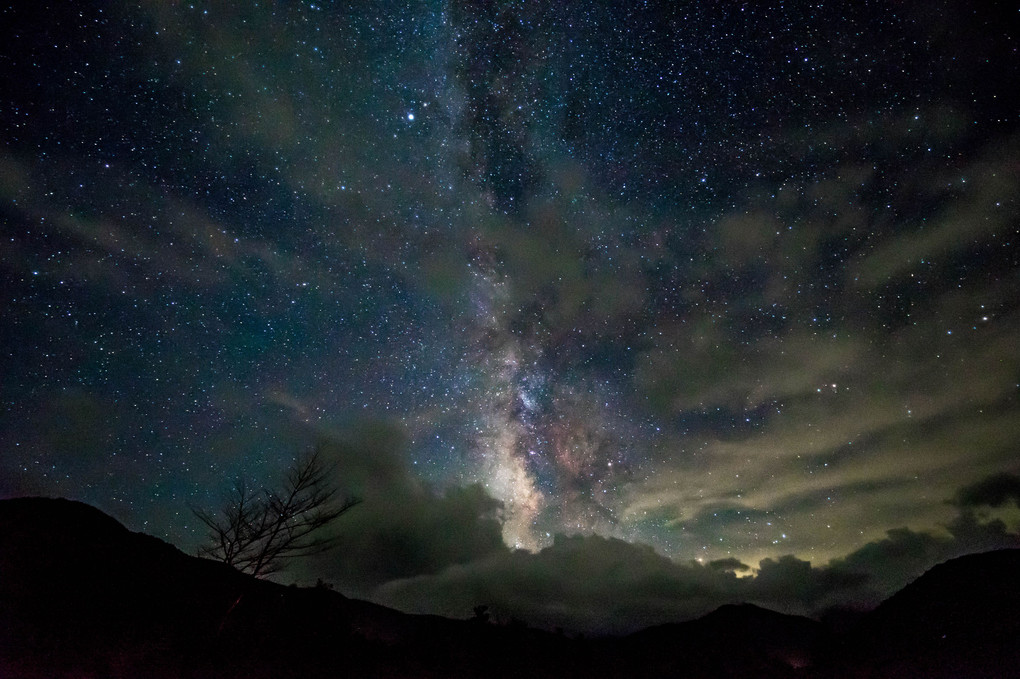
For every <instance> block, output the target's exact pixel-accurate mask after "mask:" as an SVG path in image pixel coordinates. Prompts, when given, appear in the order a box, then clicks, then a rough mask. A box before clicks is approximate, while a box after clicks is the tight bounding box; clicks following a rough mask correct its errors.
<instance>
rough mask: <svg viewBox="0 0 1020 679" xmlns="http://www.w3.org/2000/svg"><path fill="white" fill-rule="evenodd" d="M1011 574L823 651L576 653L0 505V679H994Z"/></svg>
mask: <svg viewBox="0 0 1020 679" xmlns="http://www.w3.org/2000/svg"><path fill="white" fill-rule="evenodd" d="M1018 559H1020V550H1018V551H1009V552H998V553H992V554H983V555H976V556H972V557H965V558H963V559H958V560H956V561H952V562H949V563H947V564H943V565H942V566H939V567H937V568H935V569H932V571H930V572H929V573H928V574H926V575H925V576H924V577H922V578H921V579H920V580H918V581H917V582H915V583H914V584H912V585H911V586H909V587H907V588H906V589H905V590H903V591H902V592H900V593H899V594H897V595H896V596H894V597H892V598H891V599H889V600H888V601H887V602H886V603H884V604H882V606H881V607H879V609H877V610H876V611H874V612H873V613H871V614H868V615H866V616H864V617H863V618H862V620H861V622H860V624H859V625H858V626H857V627H856V628H855V630H854V631H853V632H852V633H848V634H847V635H844V636H843V637H841V638H840V640H839V641H838V642H836V643H834V642H833V641H832V640H831V639H827V638H826V637H825V632H824V631H823V628H822V626H821V625H820V624H818V623H816V622H814V621H811V620H808V619H805V618H799V617H796V616H788V615H781V614H779V613H774V612H772V611H768V610H765V609H762V608H758V607H756V606H751V605H742V606H724V607H722V608H720V609H718V610H717V611H715V612H713V613H711V614H709V615H708V616H705V617H704V618H701V619H699V620H695V621H690V622H683V623H676V624H670V625H663V626H659V627H654V628H650V629H647V630H644V631H642V632H638V633H637V634H634V635H631V636H629V637H624V638H620V639H612V638H610V639H592V640H587V641H586V640H579V639H571V638H568V637H566V636H563V635H557V634H552V633H548V632H543V631H540V630H533V629H528V628H527V627H526V626H524V625H507V626H499V625H490V624H482V623H477V622H471V621H464V620H449V619H445V618H440V617H436V616H420V615H407V614H404V613H400V612H398V611H394V610H392V609H388V608H385V607H383V606H378V605H375V604H371V603H368V602H364V601H356V600H352V599H348V598H346V597H344V596H342V595H340V594H338V593H336V592H332V591H330V590H327V589H323V588H298V587H284V586H282V585H278V584H275V583H272V582H267V581H262V580H256V579H254V578H251V577H248V576H246V575H242V574H240V573H238V572H236V571H235V570H233V569H231V568H229V567H227V566H225V565H223V564H220V563H217V562H213V561H209V560H206V559H199V558H196V557H191V556H187V555H185V554H183V553H181V552H180V551H179V550H177V549H176V548H174V547H172V546H171V545H168V544H166V543H165V542H163V541H161V540H158V539H156V538H153V537H151V536H147V535H143V534H140V533H132V532H130V531H128V530H127V529H126V528H124V527H123V526H122V525H120V524H119V523H118V522H117V521H115V520H114V519H112V518H110V517H109V516H107V515H105V514H103V513H102V512H100V511H98V510H96V509H94V508H92V507H89V506H88V505H84V504H81V503H78V502H71V501H67V500H49V499H40V498H22V499H15V500H4V501H0V677H3V678H4V679H6V678H8V677H27V678H33V679H34V678H40V679H41V678H43V677H46V678H47V679H48V678H50V677H76V678H81V677H97V678H98V677H125V678H126V677H132V678H134V677H248V678H250V677H255V678H260V677H267V678H268V677H339V676H355V677H521V676H525V677H529V679H539V678H540V677H567V678H569V677H586V678H592V677H675V676H684V677H751V676H753V677H813V676H823V677H837V676H839V677H842V676H1007V674H1006V673H1004V672H1001V671H999V669H1001V668H1004V667H1013V666H1015V665H1006V664H1004V663H1006V662H1014V663H1015V662H1016V661H1017V660H1020V659H1018V658H1017V657H1016V656H1017V652H1016V648H1015V645H1014V646H1010V642H1012V641H1016V640H1017V620H1018V616H1017V609H1018V603H1020V602H1018V601H1017V596H1018V594H1017V584H1016V575H1017V573H1018V572H1020V571H1018V569H1017V566H1018V565H1020V563H1018ZM943 635H945V636H943ZM818 648H826V649H834V650H831V651H826V654H825V655H824V656H819V655H817V654H816V649H818ZM819 658H820V659H821V664H820V666H819V667H818V668H816V669H810V668H801V666H802V665H804V664H805V663H808V662H810V661H812V660H814V661H816V662H817V661H818V660H819ZM929 659H934V660H929ZM798 668H801V669H798ZM989 668H990V669H989ZM950 669H955V670H958V671H956V672H955V673H954V672H952V671H950ZM975 669H977V670H981V669H984V670H988V671H983V672H979V673H977V674H975V672H974V671H972V670H975ZM938 672H942V673H941V674H938ZM997 672H998V673H997ZM869 673H870V674H869Z"/></svg>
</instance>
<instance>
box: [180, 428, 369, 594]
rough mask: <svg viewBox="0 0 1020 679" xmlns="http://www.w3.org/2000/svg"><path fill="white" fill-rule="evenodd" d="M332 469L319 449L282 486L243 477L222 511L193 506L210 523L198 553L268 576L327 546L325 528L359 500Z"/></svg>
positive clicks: (301, 461)
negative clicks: (346, 492)
mask: <svg viewBox="0 0 1020 679" xmlns="http://www.w3.org/2000/svg"><path fill="white" fill-rule="evenodd" d="M332 471H333V468H332V466H331V465H327V464H325V463H324V461H323V459H322V455H321V450H320V449H318V448H316V449H315V450H313V451H312V452H311V453H310V454H308V455H306V456H305V457H303V458H301V459H300V460H299V461H298V462H297V463H295V465H294V466H293V467H292V468H291V469H290V470H289V471H288V472H287V476H286V478H285V480H284V483H283V485H282V486H281V487H280V488H279V489H267V488H263V489H261V490H253V489H251V488H249V487H248V486H247V484H245V482H244V481H243V480H239V481H237V482H236V483H235V484H234V487H233V488H232V489H231V491H230V493H229V494H228V496H227V498H226V500H225V501H224V503H223V506H222V508H221V509H220V512H219V514H210V513H209V512H206V511H204V510H201V509H197V508H195V507H192V508H191V511H192V512H194V514H195V516H197V517H198V519H199V520H200V521H201V522H202V523H204V524H205V525H206V527H208V528H209V541H208V543H207V544H205V545H203V546H202V547H200V548H199V554H201V555H203V556H208V557H210V558H213V559H216V560H218V561H222V562H224V563H226V564H229V565H231V566H233V567H234V568H236V569H238V570H239V571H241V572H243V573H248V574H250V575H254V576H255V577H265V576H267V575H269V574H271V573H275V572H276V571H278V570H280V569H281V568H282V567H283V565H284V564H285V563H286V562H287V561H288V560H290V559H293V558H297V557H302V556H308V555H311V554H317V553H319V552H323V551H325V550H327V549H329V548H330V547H332V546H333V545H334V540H333V539H332V538H330V537H328V536H325V535H324V534H323V532H322V529H323V528H325V527H327V526H328V525H329V524H331V523H333V521H335V520H336V519H337V518H339V517H340V516H341V515H342V514H344V513H346V512H347V511H348V510H349V509H351V508H352V507H354V506H355V505H357V504H359V503H360V502H361V500H360V499H358V498H355V497H341V495H340V492H339V489H338V488H337V487H336V485H335V484H334V482H333V480H332V478H331V472H332Z"/></svg>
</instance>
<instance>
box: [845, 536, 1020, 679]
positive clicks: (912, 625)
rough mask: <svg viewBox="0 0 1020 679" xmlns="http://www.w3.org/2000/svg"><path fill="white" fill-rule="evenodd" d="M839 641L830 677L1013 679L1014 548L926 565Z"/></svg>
mask: <svg viewBox="0 0 1020 679" xmlns="http://www.w3.org/2000/svg"><path fill="white" fill-rule="evenodd" d="M840 641H841V643H840V644H839V646H838V650H837V651H836V653H835V655H834V658H833V659H832V660H831V661H830V664H831V665H833V666H835V667H838V668H839V669H838V670H832V671H831V674H832V675H833V676H840V677H843V676H846V677H850V676H852V677H893V676H895V677H907V676H910V677H915V676H916V677H933V678H937V677H1018V676H1020V549H1006V550H999V551H995V552H988V553H984V554H971V555H968V556H962V557H959V558H956V559H952V560H951V561H947V562H945V563H943V564H939V565H937V566H935V567H933V568H932V569H931V570H929V571H928V572H927V573H925V574H924V575H922V576H921V577H920V578H918V579H917V580H915V581H914V582H912V583H911V584H909V585H907V586H906V587H905V588H903V589H902V590H901V591H899V592H897V593H896V594H894V595H893V596H892V597H890V598H889V599H887V600H886V601H884V602H883V603H882V604H881V605H880V606H878V608H876V609H875V610H874V611H872V612H870V613H868V614H867V615H865V616H864V617H863V618H862V620H861V621H860V623H859V624H858V626H857V627H856V628H855V629H854V630H852V631H851V632H850V633H849V634H847V635H846V636H845V638H843V639H841V640H840Z"/></svg>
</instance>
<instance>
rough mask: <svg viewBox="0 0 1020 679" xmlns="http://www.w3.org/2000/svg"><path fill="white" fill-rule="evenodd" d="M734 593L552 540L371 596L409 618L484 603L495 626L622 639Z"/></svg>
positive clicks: (671, 567) (585, 540) (643, 560)
mask: <svg viewBox="0 0 1020 679" xmlns="http://www.w3.org/2000/svg"><path fill="white" fill-rule="evenodd" d="M740 589H741V586H740V583H739V582H738V579H737V578H736V577H735V576H734V575H733V573H732V572H729V571H727V570H725V569H719V568H709V567H706V566H702V565H700V564H680V563H677V562H675V561H672V560H670V559H668V558H667V557H665V556H662V555H661V554H658V553H656V552H655V551H654V550H653V549H652V548H651V547H649V546H647V545H641V544H634V543H629V542H625V541H623V540H618V539H615V538H602V537H599V536H573V537H566V536H563V535H559V536H557V537H556V539H555V541H554V543H553V544H552V545H551V546H549V547H547V548H545V549H543V550H542V551H540V552H537V553H529V552H524V551H515V552H512V553H508V554H495V555H491V556H490V557H488V558H486V559H484V560H481V561H479V562H475V563H471V564H465V565H461V566H454V567H451V568H448V569H446V570H444V571H443V572H442V573H439V574H437V575H434V576H419V577H416V578H410V579H406V580H397V581H394V582H390V583H387V584H386V585H384V586H383V587H381V588H380V589H379V590H378V591H377V593H376V596H377V598H378V599H379V600H380V601H382V602H383V603H387V604H389V605H393V606H397V607H399V608H403V609H405V610H410V611H416V612H438V613H441V614H444V615H448V616H451V617H467V615H468V614H469V613H470V611H471V610H472V609H473V607H474V606H476V605H480V604H485V605H488V606H489V607H490V610H491V611H492V612H493V614H494V616H496V619H497V620H499V619H500V618H501V617H502V618H504V619H510V618H517V619H520V620H524V621H526V622H528V623H530V624H535V625H539V626H542V627H546V628H553V627H562V628H564V629H568V630H575V631H585V632H624V631H630V630H634V629H639V628H641V627H646V626H648V625H653V624H658V623H664V622H670V621H675V620H682V619H687V618H692V617H696V616H699V615H702V614H704V613H708V612H709V611H711V610H713V609H715V608H716V607H717V606H719V605H721V603H725V602H726V601H730V600H733V601H736V600H738V599H739V598H740V597H739V596H738V594H737V591H738V590H740ZM437 609H438V610H437Z"/></svg>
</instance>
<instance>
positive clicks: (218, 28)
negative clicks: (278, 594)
mask: <svg viewBox="0 0 1020 679" xmlns="http://www.w3.org/2000/svg"><path fill="white" fill-rule="evenodd" d="M22 4H24V3H22ZM1011 22H1015V16H1013V14H1012V9H1011V8H1007V9H996V8H991V9H983V8H977V7H970V6H969V5H968V3H963V2H942V3H935V4H931V3H885V4H876V3H861V2H855V3H849V2H847V3H839V4H834V5H827V4H823V3H813V4H807V3H789V2H787V3H773V4H766V5H762V4H760V3H756V4H753V5H752V4H748V5H739V4H738V5H729V4H718V5H717V4H711V3H700V4H693V3H677V2H665V1H663V2H647V3H609V2H606V3H595V2H570V3H475V2H461V1H451V2H445V3H444V2H438V3H433V2H413V3H408V4H407V5H406V6H404V5H401V6H399V7H398V6H396V5H392V4H388V3H380V4H377V5H373V6H372V8H370V9H369V8H367V7H366V8H359V7H347V6H334V5H333V4H330V3H308V2H296V3H287V4H286V5H285V6H284V5H280V4H270V5H263V4H258V5H255V4H243V6H241V5H237V6H229V7H228V6H226V5H222V4H209V5H202V4H200V3H194V4H175V3H164V2H155V1H152V2H142V3H137V4H124V3H109V4H108V5H106V4H104V5H102V6H92V5H87V6H82V7H80V8H79V7H77V6H75V8H74V9H73V11H72V10H69V9H68V8H66V7H63V8H61V7H47V6H43V5H39V6H37V7H36V6H33V7H8V8H6V9H4V10H3V11H2V13H0V31H2V35H0V76H2V81H0V141H2V143H3V145H2V147H0V219H2V222H0V225H2V237H3V239H2V242H0V276H2V279H0V283H2V285H0V288H2V290H3V302H2V307H0V313H2V324H0V331H2V335H0V338H2V347H3V354H2V356H0V375H2V380H0V396H2V403H3V406H2V408H3V410H2V412H0V446H2V447H0V494H2V495H3V496H11V495H23V494H48V495H68V496H72V497H77V498H80V499H84V500H86V501H89V502H91V503H93V504H96V505H97V506H99V507H101V508H103V509H104V510H106V511H109V512H111V513H113V514H114V515H115V516H117V517H118V518H120V519H121V520H123V521H125V522H126V523H127V524H129V525H130V526H131V527H132V528H135V529H138V530H147V531H149V532H152V533H154V534H157V535H159V536H161V537H165V538H166V539H168V540H171V541H172V542H175V543H176V544H180V545H181V546H182V547H184V548H185V549H192V548H193V547H194V545H195V544H196V543H197V542H198V541H199V540H201V539H202V532H201V527H200V526H198V525H197V524H196V522H195V521H194V519H193V517H191V515H190V513H189V511H188V505H189V504H190V505H198V506H213V505H215V503H216V502H217V501H218V498H219V497H220V496H221V494H222V492H223V490H224V488H225V487H226V486H227V485H229V483H230V480H231V479H232V478H234V477H236V476H244V477H246V478H249V479H254V480H261V479H272V478H274V477H276V476H277V475H279V474H280V473H282V472H283V471H284V470H285V469H286V467H287V465H288V464H289V463H290V462H291V461H292V460H293V459H294V458H295V456H297V455H299V454H300V453H301V452H302V451H303V450H306V449H308V448H309V447H311V446H313V445H315V444H316V443H317V442H318V443H321V442H323V441H326V442H329V443H330V445H332V446H333V450H334V453H335V454H336V456H337V459H338V460H339V461H340V464H339V465H338V470H339V471H338V472H337V481H338V483H339V484H341V485H344V486H345V487H346V486H350V489H351V490H352V492H360V493H363V494H365V495H366V497H367V498H368V499H367V500H366V502H365V503H364V504H363V505H361V506H359V512H360V514H361V517H362V518H358V517H354V516H353V514H352V517H350V520H349V524H350V525H351V526H357V527H358V530H357V532H356V534H355V531H353V529H352V531H351V535H348V538H349V540H350V541H351V544H350V552H349V553H352V554H353V553H356V554H359V555H361V558H362V559H363V560H364V562H365V563H371V564H372V568H374V569H375V571H374V574H366V573H361V574H360V575H357V574H351V573H346V574H345V575H344V576H343V577H347V576H350V578H351V580H350V581H351V582H352V583H354V584H352V585H351V586H352V587H353V586H355V585H357V586H359V587H363V588H365V589H364V590H363V591H364V592H368V593H369V594H371V593H372V592H373V591H375V590H373V589H372V588H373V587H377V586H382V584H383V583H384V582H385V581H386V578H389V577H392V578H394V579H397V578H415V577H420V578H426V577H436V578H440V575H441V574H445V575H444V577H447V578H448V579H446V580H442V578H440V579H439V580H437V581H436V582H440V584H443V585H444V586H447V585H448V586H449V588H450V591H459V590H458V588H459V587H461V586H462V585H463V582H461V581H459V580H456V579H455V578H453V579H450V578H452V576H451V575H450V572H448V571H447V570H444V569H448V568H453V567H454V566H456V567H458V568H462V570H461V571H456V569H454V571H455V573H454V574H455V575H457V574H459V575H458V577H461V576H463V577H468V576H469V575H473V574H479V573H481V574H486V573H487V574H490V575H491V574H492V573H499V574H501V573H504V570H503V568H504V567H505V566H506V564H508V563H514V564H518V565H519V563H518V562H519V561H520V560H526V559H527V558H534V559H536V560H538V561H535V562H526V561H521V563H525V562H526V563H531V564H541V563H544V562H541V561H540V560H541V559H545V558H553V557H558V556H561V555H563V554H564V553H566V554H569V555H571V558H575V557H576V558H582V556H583V558H586V559H587V558H589V557H591V553H592V551H594V552H597V553H598V554H597V555H596V556H598V555H601V556H605V555H612V554H617V555H618V554H622V553H624V552H625V551H626V549H629V548H633V549H634V550H637V551H636V552H634V553H635V554H638V553H639V554H640V555H641V556H640V558H638V559H637V560H638V561H640V562H641V563H645V564H646V565H647V564H651V565H653V566H654V567H655V568H658V567H659V566H658V565H656V564H660V562H659V561H656V559H659V558H668V559H673V560H675V561H676V562H677V563H695V564H698V563H700V564H704V568H706V569H707V568H710V567H711V566H710V564H713V563H715V564H717V565H716V566H715V567H711V568H715V569H716V571H713V572H720V573H730V574H731V573H732V572H734V571H739V572H741V573H744V574H752V573H753V572H767V571H768V568H767V564H770V563H772V564H775V563H779V562H774V561H768V560H769V559H776V558H779V557H790V558H791V559H792V558H795V559H800V560H803V561H804V562H806V561H811V562H812V563H813V564H815V565H816V566H819V565H824V564H828V563H830V562H832V563H837V564H844V565H845V564H847V563H851V564H853V563H858V561H859V560H860V559H859V558H858V557H854V556H853V555H855V554H860V553H861V552H860V550H865V551H864V552H863V553H864V554H874V553H876V550H877V551H879V552H880V551H881V549H878V548H875V547H873V546H874V545H882V544H887V543H884V542H882V541H887V542H888V543H889V544H893V545H894V546H898V545H900V542H897V540H900V541H902V540H906V539H907V538H910V539H912V540H915V538H916V540H915V542H916V541H917V540H921V541H922V542H923V541H924V540H927V542H924V544H926V545H928V547H926V548H925V549H926V550H927V551H924V550H920V548H918V550H919V551H921V552H923V553H924V554H925V555H926V556H925V557H924V559H919V561H918V563H914V564H913V565H912V566H911V567H912V568H920V567H921V565H919V564H920V563H921V562H922V561H924V560H925V559H927V560H928V561H930V560H932V559H934V558H935V556H933V555H936V554H939V555H946V554H950V553H953V552H952V550H954V549H956V550H958V551H964V550H965V549H978V548H983V547H987V546H989V545H999V544H1001V543H1003V541H1004V540H1006V538H1005V537H1004V536H1012V535H1015V533H1014V532H1010V531H1015V529H1016V526H1017V524H1018V516H1017V515H1016V511H1014V508H1013V504H1012V503H1011V502H1009V501H998V503H997V504H988V503H987V502H985V499H984V498H983V495H982V493H980V492H978V493H977V496H979V500H980V501H978V500H975V501H968V502H967V503H965V502H963V501H962V500H961V499H960V498H961V497H963V496H961V495H960V493H961V492H962V491H961V489H962V488H978V489H979V490H980V489H982V488H985V487H986V485H982V484H987V483H989V481H988V480H989V479H992V480H995V479H998V483H1000V485H1001V484H1005V485H1006V486H1008V485H1009V483H1010V479H1013V478H1014V477H1013V475H1016V474H1018V473H1020V467H1018V462H1017V456H1016V441H1017V440H1018V437H1020V425H1018V423H1020V386H1018V382H1017V375H1018V374H1020V358H1018V356H1020V355H1018V353H1017V352H1016V350H1015V347H1016V344H1017V341H1016V340H1017V336H1018V333H1020V309H1018V305H1017V300H1018V299H1020V278H1018V271H1020V248H1018V242H1020V241H1018V231H1017V229H1018V217H1017V216H1018V214H1020V207H1018V205H1017V196H1018V195H1020V177H1018V174H1017V165H1016V158H1017V157H1018V153H1020V134H1018V132H1017V129H1018V128H1017V111H1018V110H1020V107H1018V103H1017V99H1016V87H1015V84H1016V82H1017V80H1018V78H1020V74H1018V69H1020V66H1018V63H1017V62H1018V60H1017V56H1016V47H1015V38H1014V36H1013V35H1011V34H1010V30H1009V27H1010V26H1012V25H1013V24H1012V23H1011ZM1003 475H1005V476H1003ZM1003 479H1005V481H1003ZM993 485H994V484H993ZM996 487H998V486H996ZM965 495H966V496H967V497H971V496H973V495H974V493H970V494H969V495H968V494H965ZM1007 496H1008V494H1007ZM997 497H998V496H995V497H993V498H992V499H996V498H997ZM1010 497H1011V496H1010ZM388 498H399V502H398V501H397V500H390V499H388ZM968 503H969V504H968ZM982 503H985V504H982ZM395 505H400V506H399V507H396V506H395ZM997 521H1002V522H1003V523H1002V524H1001V527H1002V530H999V528H1000V524H999V523H997ZM453 527H455V528H453ZM890 530H893V531H899V532H894V533H888V531H890ZM904 531H906V532H904ZM451 532H452V533H454V534H455V536H456V537H457V540H453V539H452V538H450V533H451ZM557 535H559V536H560V537H559V538H557ZM563 536H580V537H577V538H569V539H568V538H564V537H563ZM596 536H597V537H596ZM890 536H891V537H890ZM917 536H923V538H918V537H917ZM947 536H948V537H947ZM609 538H614V539H620V540H624V541H626V543H625V544H627V545H630V547H626V548H625V547H621V546H620V545H619V544H617V543H615V542H610V541H607V540H608V539H609ZM359 540H360V542H359ZM950 543H951V544H950ZM911 544H913V543H911ZM931 545H935V546H936V547H931ZM947 545H949V546H947ZM645 546H647V548H646V547H645ZM869 546H872V547H869ZM518 547H519V548H523V549H524V550H527V552H528V554H530V556H528V554H524V553H522V554H514V553H513V552H511V551H509V550H510V548H518ZM543 549H544V550H546V551H544V552H543V551H541V550H543ZM868 549H870V550H871V551H868ZM614 550H616V551H614ZM642 550H653V551H642ZM939 550H941V551H939ZM890 551H895V550H893V548H892V547H890ZM883 553H884V552H883ZM900 553H910V551H909V550H901V552H900ZM543 554H544V555H545V556H543ZM373 555H385V558H383V556H373ZM550 555H552V556H550ZM578 555H582V556H578ZM655 555H658V556H655ZM613 558H617V557H615V556H614V557H613ZM619 558H620V560H622V561H626V560H627V559H626V558H624V557H619ZM861 558H863V557H861ZM498 559H507V560H506V561H499V562H498V563H496V561H494V560H498ZM840 559H843V560H844V561H840ZM855 559H857V561H855ZM591 560H593V561H594V562H595V563H603V562H601V561H599V559H598V558H594V557H592V558H591ZM833 560H835V561H833ZM341 561H342V560H340V559H338V560H337V562H336V563H335V564H333V565H332V566H330V567H331V568H335V569H337V572H339V571H340V570H342V569H343V568H347V565H343V564H341ZM606 563H609V562H606ZM613 563H615V562H613ZM663 563H666V562H663ZM668 563H672V562H668ZM762 563H765V564H766V567H764V568H763V567H759V564H762ZM790 563H793V562H792V561H790V560H789V559H788V560H787V561H784V562H782V564H786V565H788V564H790ZM797 563H801V562H800V561H798V562H797ZM337 564H341V565H337ZM394 564H399V567H397V566H394ZM720 564H721V565H720ZM660 565H661V564H660ZM650 567H651V566H650ZM351 568H354V567H353V566H351ZM663 568H666V570H669V569H670V568H672V566H663ZM366 569H368V567H367V566H366ZM538 570H542V569H541V568H539V569H538ZM652 570H654V568H653V569H652ZM879 570H880V569H879ZM366 572H367V571H366ZM542 572H545V571H542ZM606 572H613V568H612V567H610V566H609V565H607V567H606ZM669 572H671V573H672V572H673V571H669ZM696 572H697V573H700V572H701V571H696ZM897 572H899V571H897ZM685 573H686V571H685ZM355 575H357V577H355ZM337 577H338V578H340V577H341V576H340V575H337ZM479 577H481V576H479ZM500 577H502V576H500ZM671 577H672V576H671ZM684 577H686V576H684ZM699 577H700V576H699ZM720 577H721V576H720ZM358 578H360V579H358ZM425 582H426V581H425V580H416V581H414V582H413V583H411V584H413V585H415V586H419V585H420V586H422V587H423V588H424V589H422V590H420V591H422V592H427V591H430V590H428V589H427V587H425V585H424V584H422V583H425ZM430 582H431V581H430ZM366 583H367V584H366ZM426 584H428V583H426ZM437 586H438V585H437ZM407 587H411V585H409V584H407V583H399V586H398V585H397V584H394V585H393V587H392V589H393V591H397V590H399V591H401V592H405V591H410V590H406V589H402V588H407ZM412 589H413V588H412ZM380 591H381V590H380ZM416 591H418V590H416ZM422 596H423V600H427V599H428V597H427V596H425V595H422ZM474 603H477V602H474Z"/></svg>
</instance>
